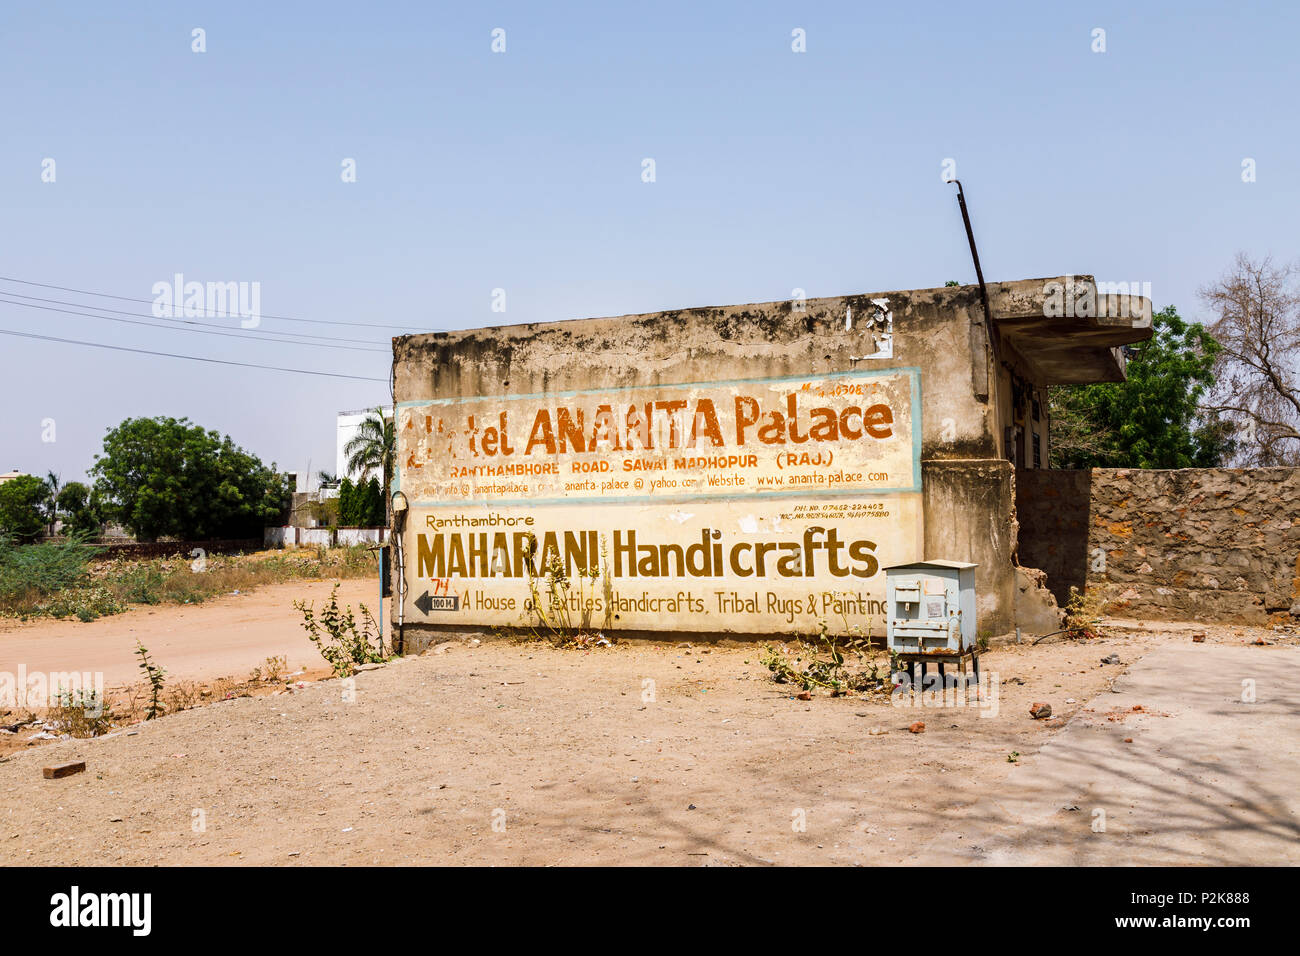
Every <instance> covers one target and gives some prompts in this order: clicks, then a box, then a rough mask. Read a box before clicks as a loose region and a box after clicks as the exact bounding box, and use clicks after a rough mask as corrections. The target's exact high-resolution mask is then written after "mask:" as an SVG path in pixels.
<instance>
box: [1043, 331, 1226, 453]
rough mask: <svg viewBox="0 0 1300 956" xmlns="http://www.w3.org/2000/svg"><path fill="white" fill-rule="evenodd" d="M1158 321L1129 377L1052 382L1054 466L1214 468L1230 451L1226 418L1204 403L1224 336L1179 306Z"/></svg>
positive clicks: (1131, 364) (1130, 363)
mask: <svg viewBox="0 0 1300 956" xmlns="http://www.w3.org/2000/svg"><path fill="white" fill-rule="evenodd" d="M1152 328H1153V333H1154V334H1153V335H1152V337H1151V339H1149V340H1148V341H1147V343H1146V345H1145V346H1143V347H1141V348H1140V349H1139V350H1138V351H1136V352H1135V353H1134V354H1133V355H1132V356H1131V357H1130V358H1129V360H1128V376H1127V379H1126V380H1125V381H1123V382H1105V383H1102V384H1097V385H1065V386H1058V387H1055V388H1053V389H1051V391H1050V396H1049V397H1050V408H1051V421H1052V433H1051V459H1052V465H1053V467H1057V468H1207V467H1213V466H1215V465H1218V464H1219V463H1220V462H1221V461H1222V460H1223V458H1224V457H1225V456H1226V455H1227V454H1229V453H1230V451H1231V447H1232V445H1231V439H1230V438H1229V428H1228V426H1227V425H1226V423H1224V422H1222V421H1221V420H1219V419H1218V418H1216V417H1215V416H1214V415H1213V414H1207V413H1205V412H1203V411H1202V410H1201V409H1200V402H1201V399H1202V397H1204V396H1205V394H1206V393H1207V392H1208V390H1209V389H1210V388H1211V387H1212V386H1213V384H1214V361H1215V356H1216V355H1217V354H1218V352H1219V345H1218V343H1217V342H1216V341H1215V340H1214V338H1213V337H1212V336H1211V335H1210V333H1209V332H1207V331H1206V330H1205V328H1204V327H1203V326H1201V325H1200V323H1196V322H1190V323H1189V322H1185V321H1184V320H1183V319H1182V318H1181V317H1180V316H1179V315H1178V311H1177V310H1176V309H1175V308H1174V307H1173V306H1169V307H1167V308H1165V309H1163V310H1162V311H1160V312H1157V313H1156V314H1155V315H1154V316H1153V317H1152Z"/></svg>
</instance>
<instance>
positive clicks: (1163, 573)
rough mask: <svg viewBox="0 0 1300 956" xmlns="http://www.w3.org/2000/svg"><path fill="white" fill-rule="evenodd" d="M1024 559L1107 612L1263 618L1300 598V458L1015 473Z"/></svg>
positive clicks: (1062, 590) (1055, 587)
mask: <svg viewBox="0 0 1300 956" xmlns="http://www.w3.org/2000/svg"><path fill="white" fill-rule="evenodd" d="M1017 511H1018V514H1019V518H1020V560H1021V563H1022V564H1025V565H1029V566H1032V567H1037V568H1042V569H1043V570H1044V571H1046V572H1047V576H1048V585H1049V587H1051V589H1052V591H1053V592H1054V593H1055V594H1056V597H1057V600H1058V601H1061V602H1064V601H1065V600H1066V597H1067V594H1068V591H1069V588H1070V586H1071V585H1073V586H1075V587H1078V588H1080V589H1081V590H1083V589H1085V588H1086V589H1087V592H1088V594H1089V595H1092V596H1096V597H1097V598H1099V599H1100V601H1101V603H1102V607H1103V609H1104V610H1105V611H1106V612H1108V613H1114V614H1123V615H1129V616H1134V617H1150V618H1156V619H1165V620H1172V619H1182V620H1203V621H1234V622H1242V623H1262V622H1266V621H1268V620H1269V618H1270V616H1271V615H1273V614H1278V613H1286V612H1288V611H1289V610H1290V609H1291V608H1292V607H1293V606H1295V605H1296V604H1297V601H1300V520H1298V519H1300V469H1295V468H1256V469H1230V468H1206V469H1200V468H1189V469H1183V470H1177V471H1157V470H1138V469H1093V470H1091V471H1038V472H1034V471H1023V472H1019V473H1018V474H1017Z"/></svg>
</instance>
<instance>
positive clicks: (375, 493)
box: [362, 475, 385, 528]
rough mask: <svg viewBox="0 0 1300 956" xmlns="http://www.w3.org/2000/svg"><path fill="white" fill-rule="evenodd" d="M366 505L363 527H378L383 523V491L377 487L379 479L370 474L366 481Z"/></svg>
mask: <svg viewBox="0 0 1300 956" xmlns="http://www.w3.org/2000/svg"><path fill="white" fill-rule="evenodd" d="M365 501H366V506H365V511H364V514H365V521H364V522H362V524H363V526H364V527H367V528H378V527H381V526H382V525H383V524H384V518H385V515H384V492H383V489H381V488H380V487H379V479H378V478H376V477H374V476H373V475H372V476H371V478H370V480H369V481H368V482H366V499H365Z"/></svg>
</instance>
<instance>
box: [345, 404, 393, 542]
mask: <svg viewBox="0 0 1300 956" xmlns="http://www.w3.org/2000/svg"><path fill="white" fill-rule="evenodd" d="M343 454H344V455H346V456H347V459H348V471H349V472H360V474H361V480H362V481H369V480H370V473H371V472H373V471H377V472H379V473H380V474H381V475H383V488H384V515H385V517H387V516H388V505H389V498H388V495H389V489H390V488H391V486H392V482H393V471H394V466H395V465H396V461H397V428H396V426H395V425H394V424H393V420H392V419H391V418H388V417H386V416H385V415H384V410H383V409H382V408H375V410H374V411H372V412H371V413H370V414H368V415H367V416H366V417H365V418H363V419H362V420H361V424H360V425H358V426H357V434H356V437H355V438H353V439H352V440H351V441H349V442H348V443H347V444H346V445H344V446H343Z"/></svg>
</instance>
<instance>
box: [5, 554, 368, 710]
mask: <svg viewBox="0 0 1300 956" xmlns="http://www.w3.org/2000/svg"><path fill="white" fill-rule="evenodd" d="M333 586H334V585H333V583H332V582H328V581H295V582H291V583H288V584H274V585H267V586H264V587H260V588H258V589H256V590H254V591H250V592H247V593H244V594H237V595H234V594H232V595H226V596H224V597H220V598H217V599H215V600H211V601H206V602H204V603H203V604H194V605H189V606H179V607H178V606H176V605H159V606H157V607H146V606H143V605H140V606H137V607H133V608H132V609H131V610H129V611H127V612H126V613H124V614H115V615H113V616H111V617H101V618H99V619H98V620H95V621H89V622H86V623H82V622H81V621H75V620H65V621H53V620H48V619H41V620H35V621H28V622H25V623H20V622H17V621H12V620H3V621H0V673H9V674H16V673H18V669H19V665H24V666H25V667H26V671H27V673H28V674H31V673H35V672H43V673H64V672H69V671H75V672H77V673H85V672H90V673H103V675H104V678H103V679H104V685H105V686H106V687H116V686H120V685H122V684H127V683H131V682H133V681H137V680H139V679H140V670H139V667H138V666H137V665H138V664H139V660H138V659H137V658H136V657H135V646H136V641H137V640H140V641H142V642H143V643H144V645H145V647H147V648H148V650H149V653H150V655H151V656H152V657H153V659H154V660H155V661H156V662H157V663H159V664H161V665H162V666H163V667H165V668H167V673H168V674H169V675H170V677H171V678H172V679H178V680H179V679H184V680H208V679H211V678H215V677H223V676H243V675H246V674H247V673H248V672H249V671H250V670H251V669H252V668H253V667H256V666H257V665H259V664H261V663H262V662H263V661H264V660H266V658H268V657H271V656H274V655H285V656H286V657H287V658H288V663H289V664H290V666H291V669H292V670H296V669H298V667H299V666H301V665H303V664H309V665H310V666H312V667H319V666H320V665H321V659H320V654H318V653H317V651H316V648H315V647H314V646H313V645H312V643H311V641H309V640H308V639H307V634H306V632H305V631H304V630H303V629H302V627H301V624H302V615H301V614H299V613H298V612H297V611H295V610H294V609H293V607H292V606H291V605H292V602H293V601H294V600H298V599H302V600H307V601H313V600H314V601H315V602H316V606H317V607H319V606H320V605H321V603H322V602H324V601H327V600H329V595H330V590H331V589H332V588H333ZM377 591H378V586H377V584H376V582H374V581H370V580H364V579H352V580H346V581H343V582H341V583H340V586H339V602H340V603H347V604H351V605H353V606H354V607H355V606H356V605H357V604H358V603H364V604H366V606H367V607H369V608H370V610H371V612H372V613H375V614H378V612H379V607H378V605H379V600H378V597H377Z"/></svg>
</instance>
